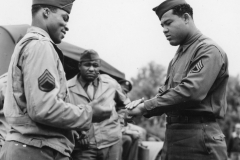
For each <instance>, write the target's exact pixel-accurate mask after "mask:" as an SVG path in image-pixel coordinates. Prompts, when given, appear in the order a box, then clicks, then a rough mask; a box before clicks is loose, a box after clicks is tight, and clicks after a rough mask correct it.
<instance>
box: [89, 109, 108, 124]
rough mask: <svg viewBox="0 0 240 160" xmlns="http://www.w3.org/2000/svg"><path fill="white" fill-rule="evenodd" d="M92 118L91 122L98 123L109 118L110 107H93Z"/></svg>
mask: <svg viewBox="0 0 240 160" xmlns="http://www.w3.org/2000/svg"><path fill="white" fill-rule="evenodd" d="M92 108H93V116H92V122H93V123H99V122H101V121H103V120H106V119H108V118H110V116H111V114H112V107H111V106H102V105H93V106H92Z"/></svg>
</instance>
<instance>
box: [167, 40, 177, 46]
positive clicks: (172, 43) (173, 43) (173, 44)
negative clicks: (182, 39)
mask: <svg viewBox="0 0 240 160" xmlns="http://www.w3.org/2000/svg"><path fill="white" fill-rule="evenodd" d="M169 43H170V45H172V46H178V45H179V43H176V42H173V41H169Z"/></svg>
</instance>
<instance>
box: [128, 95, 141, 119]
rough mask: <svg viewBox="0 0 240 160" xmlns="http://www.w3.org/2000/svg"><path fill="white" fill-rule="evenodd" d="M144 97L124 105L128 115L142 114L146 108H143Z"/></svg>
mask: <svg viewBox="0 0 240 160" xmlns="http://www.w3.org/2000/svg"><path fill="white" fill-rule="evenodd" d="M143 102H144V98H141V99H138V100H135V101H132V102H131V103H129V104H128V105H126V106H125V108H126V109H127V111H128V115H129V116H138V115H142V114H143V113H144V112H145V111H146V109H145V108H144V103H143Z"/></svg>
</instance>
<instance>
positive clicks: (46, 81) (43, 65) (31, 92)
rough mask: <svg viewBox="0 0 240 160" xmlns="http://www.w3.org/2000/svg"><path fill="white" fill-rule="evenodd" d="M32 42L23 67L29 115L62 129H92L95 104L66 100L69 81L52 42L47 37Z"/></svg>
mask: <svg viewBox="0 0 240 160" xmlns="http://www.w3.org/2000/svg"><path fill="white" fill-rule="evenodd" d="M29 45H32V46H31V47H28V48H29V49H28V50H25V57H24V59H23V63H22V71H23V77H24V91H25V95H26V101H27V112H28V114H29V116H30V118H31V119H32V120H33V121H35V122H38V123H42V124H45V125H49V126H54V127H58V128H63V129H76V130H87V129H89V128H90V124H91V121H92V108H91V107H90V106H86V105H78V106H75V105H73V104H70V103H66V102H65V101H64V97H66V95H67V92H66V91H67V83H66V80H65V78H64V76H65V73H64V71H63V67H62V64H61V62H60V60H59V57H58V56H57V54H56V53H55V52H56V51H55V50H54V47H53V45H52V44H51V43H50V42H48V41H34V42H32V43H31V44H29ZM59 67H60V69H58V68H59ZM61 68H62V69H61ZM61 82H63V83H61ZM60 85H61V86H60Z"/></svg>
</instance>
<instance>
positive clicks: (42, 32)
mask: <svg viewBox="0 0 240 160" xmlns="http://www.w3.org/2000/svg"><path fill="white" fill-rule="evenodd" d="M27 33H37V34H40V35H42V36H43V37H46V38H48V39H49V40H50V41H51V42H52V43H53V44H55V43H54V42H53V41H52V39H51V38H50V36H49V34H48V33H47V32H46V31H45V30H43V29H41V28H39V27H35V26H31V27H30V28H28V30H27Z"/></svg>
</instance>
